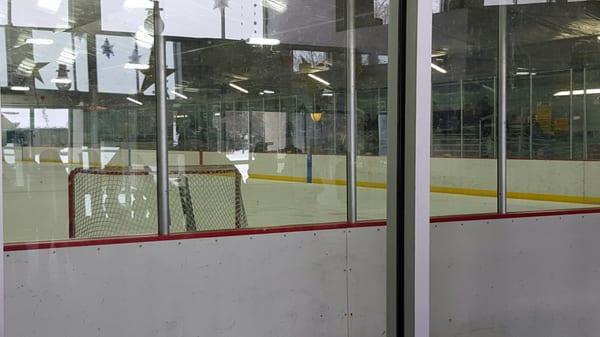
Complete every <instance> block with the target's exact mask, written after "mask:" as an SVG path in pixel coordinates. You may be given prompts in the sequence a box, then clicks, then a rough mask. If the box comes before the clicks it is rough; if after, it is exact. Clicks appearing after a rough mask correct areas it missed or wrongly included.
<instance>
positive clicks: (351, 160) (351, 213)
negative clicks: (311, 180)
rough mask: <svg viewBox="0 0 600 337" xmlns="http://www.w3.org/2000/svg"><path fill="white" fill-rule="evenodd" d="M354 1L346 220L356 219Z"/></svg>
mask: <svg viewBox="0 0 600 337" xmlns="http://www.w3.org/2000/svg"><path fill="white" fill-rule="evenodd" d="M354 1H355V0H346V45H347V49H346V111H347V114H346V119H347V120H346V122H347V139H348V141H347V145H348V146H347V152H346V181H347V184H346V193H347V200H346V201H347V203H348V206H347V208H348V222H350V223H354V222H356V219H357V211H356V82H355V81H356V53H355V48H356V46H355V43H356V41H355V36H354V35H355V32H354V16H355V15H354V14H355V13H354V12H355V8H354Z"/></svg>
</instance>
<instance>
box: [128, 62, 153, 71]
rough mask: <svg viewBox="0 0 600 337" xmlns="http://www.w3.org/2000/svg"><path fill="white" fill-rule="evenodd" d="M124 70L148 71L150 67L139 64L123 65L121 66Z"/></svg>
mask: <svg viewBox="0 0 600 337" xmlns="http://www.w3.org/2000/svg"><path fill="white" fill-rule="evenodd" d="M123 68H125V69H133V70H146V69H150V65H148V64H141V63H125V65H124V66H123Z"/></svg>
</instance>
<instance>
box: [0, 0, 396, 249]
mask: <svg viewBox="0 0 600 337" xmlns="http://www.w3.org/2000/svg"><path fill="white" fill-rule="evenodd" d="M11 3H12V5H11V8H10V11H9V10H7V9H8V7H7V5H6V4H7V3H6V2H5V1H0V24H2V25H3V26H2V27H0V86H1V95H2V97H1V98H2V100H1V105H2V106H1V113H2V117H3V123H2V134H3V136H4V137H3V144H2V145H3V147H4V150H5V152H4V163H3V165H4V176H5V179H4V184H5V185H4V186H5V188H4V199H5V234H6V235H5V238H6V241H7V242H21V241H48V240H64V239H69V238H95V237H108V236H120V235H138V234H156V232H157V223H158V220H157V217H158V215H157V210H156V205H157V200H158V199H160V198H164V196H162V195H160V196H159V195H157V192H156V190H157V189H156V181H157V177H158V176H159V172H158V169H157V162H158V160H157V151H156V143H157V138H158V137H157V136H158V134H157V126H158V125H157V123H158V118H157V116H158V114H159V113H160V111H158V110H157V106H158V105H157V104H156V97H157V83H156V82H157V78H156V76H155V72H156V69H157V67H158V66H159V65H158V62H157V58H158V55H157V53H158V49H157V48H156V46H155V45H154V23H153V17H152V15H153V9H152V8H150V6H151V4H152V3H151V2H149V1H146V0H83V1H69V0H24V1H12V2H11ZM388 6H389V2H388V1H387V0H386V1H380V0H377V1H374V0H367V1H358V2H357V4H356V16H355V19H354V20H355V26H356V27H357V28H356V29H355V30H354V31H353V33H352V34H353V36H354V37H353V38H354V40H355V41H356V49H355V50H354V51H353V52H354V56H355V60H356V61H355V64H354V65H351V64H350V60H349V58H348V55H349V54H348V50H347V47H348V46H347V42H346V41H347V36H348V35H349V33H348V31H347V28H346V18H345V14H344V11H345V8H344V3H343V2H340V1H334V0H331V1H326V2H310V4H309V5H307V3H305V2H286V1H275V0H268V1H265V0H263V1H260V0H252V1H241V0H230V1H216V2H214V1H209V2H204V3H203V2H198V1H192V0H177V1H164V2H161V7H162V8H163V10H162V11H161V17H162V21H163V23H164V32H163V36H164V39H165V48H164V51H165V55H164V57H165V64H164V71H165V75H166V83H165V94H166V112H165V113H166V116H167V125H166V127H167V139H168V149H169V151H168V161H169V174H168V175H169V180H168V181H169V191H168V197H169V210H170V213H171V232H183V231H186V232H191V231H200V230H216V229H235V228H241V227H264V226H278V225H297V224H322V223H329V222H345V221H346V220H347V218H348V213H347V211H348V210H347V207H348V205H347V200H346V199H347V188H346V185H347V184H348V179H347V177H346V174H347V169H346V160H347V156H346V152H347V149H348V145H349V144H352V142H351V141H350V140H349V139H348V132H347V121H348V116H349V115H350V112H349V111H348V110H349V105H348V101H349V97H351V96H349V94H348V93H349V91H350V90H354V92H355V96H356V100H355V101H356V104H355V110H356V111H354V114H355V118H356V124H357V138H356V139H355V140H353V141H354V144H355V145H356V154H357V158H356V162H357V177H356V178H357V179H356V180H357V186H358V187H357V189H358V193H357V194H358V209H357V210H355V211H356V212H357V214H358V219H359V220H368V219H383V218H385V208H386V202H385V200H386V198H385V184H386V166H387V160H386V158H387V157H386V156H387V63H388V59H387V55H388V50H387V20H388ZM8 13H11V17H8ZM190 13H195V14H194V15H190ZM3 67H4V68H6V71H4V72H3V71H1V69H2V68H3ZM349 67H354V68H355V69H356V77H355V78H354V79H353V81H349V79H348V78H347V77H348V75H347V74H348V70H349V69H350V68H349ZM349 83H351V86H352V89H351V88H350V87H348V84H349ZM24 204H26V205H27V207H29V208H32V209H38V210H40V211H39V212H26V211H24V209H23V207H19V205H24Z"/></svg>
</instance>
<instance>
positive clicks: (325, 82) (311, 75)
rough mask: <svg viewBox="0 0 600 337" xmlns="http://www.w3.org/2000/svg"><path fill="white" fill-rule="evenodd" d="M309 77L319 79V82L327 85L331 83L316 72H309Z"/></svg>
mask: <svg viewBox="0 0 600 337" xmlns="http://www.w3.org/2000/svg"><path fill="white" fill-rule="evenodd" d="M308 77H310V78H312V79H313V80H315V81H317V82H321V83H323V84H325V85H327V86H328V85H330V83H329V82H327V81H325V80H324V79H322V78H320V77H319V76H317V75H315V74H308Z"/></svg>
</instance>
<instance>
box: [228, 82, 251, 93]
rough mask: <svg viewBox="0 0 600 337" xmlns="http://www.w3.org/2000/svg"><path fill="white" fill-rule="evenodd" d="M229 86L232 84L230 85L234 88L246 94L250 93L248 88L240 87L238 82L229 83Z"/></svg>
mask: <svg viewBox="0 0 600 337" xmlns="http://www.w3.org/2000/svg"><path fill="white" fill-rule="evenodd" d="M229 86H230V87H232V88H234V89H237V90H239V91H241V92H243V93H244V94H247V93H248V90H246V89H244V88H242V87H240V86H239V85H237V84H233V83H229Z"/></svg>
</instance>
